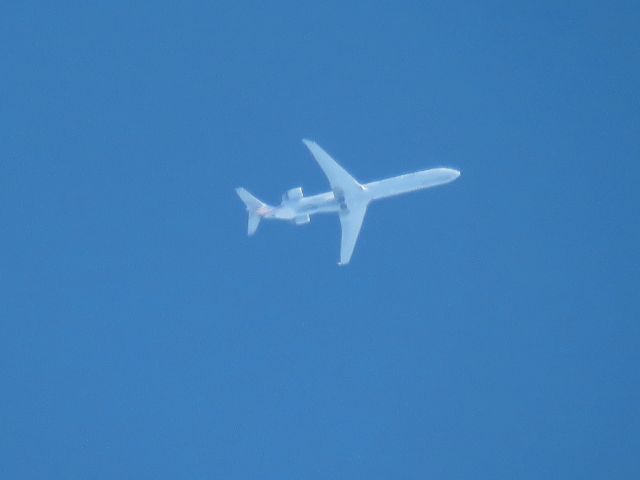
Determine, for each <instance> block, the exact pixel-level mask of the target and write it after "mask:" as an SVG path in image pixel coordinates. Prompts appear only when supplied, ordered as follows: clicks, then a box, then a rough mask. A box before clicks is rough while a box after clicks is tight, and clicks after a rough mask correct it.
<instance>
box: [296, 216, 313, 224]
mask: <svg viewBox="0 0 640 480" xmlns="http://www.w3.org/2000/svg"><path fill="white" fill-rule="evenodd" d="M293 221H294V223H295V224H296V225H304V224H305V223H309V222H310V221H311V217H310V216H309V215H299V216H297V217H296V218H294V219H293Z"/></svg>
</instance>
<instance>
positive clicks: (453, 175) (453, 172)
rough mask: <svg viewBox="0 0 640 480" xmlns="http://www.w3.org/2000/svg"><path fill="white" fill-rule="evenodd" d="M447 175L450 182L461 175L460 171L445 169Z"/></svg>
mask: <svg viewBox="0 0 640 480" xmlns="http://www.w3.org/2000/svg"><path fill="white" fill-rule="evenodd" d="M446 170H447V174H448V175H450V176H451V180H455V179H456V178H458V177H459V176H460V174H461V173H462V172H461V171H460V170H456V169H455V168H447V169H446Z"/></svg>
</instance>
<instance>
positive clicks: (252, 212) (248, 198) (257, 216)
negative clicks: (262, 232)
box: [236, 187, 270, 235]
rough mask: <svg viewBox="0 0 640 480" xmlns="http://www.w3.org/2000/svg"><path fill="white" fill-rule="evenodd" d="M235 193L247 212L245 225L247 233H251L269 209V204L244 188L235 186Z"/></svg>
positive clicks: (254, 231)
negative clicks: (246, 223)
mask: <svg viewBox="0 0 640 480" xmlns="http://www.w3.org/2000/svg"><path fill="white" fill-rule="evenodd" d="M236 193H237V194H238V196H239V197H240V199H241V200H242V201H243V202H244V204H245V206H246V207H247V212H248V213H249V223H248V225H247V234H248V235H253V234H254V233H256V230H257V229H258V225H260V220H262V217H263V216H264V215H265V214H266V213H267V212H268V211H269V210H270V207H269V205H267V204H266V203H264V202H261V201H260V200H258V199H257V198H256V197H254V196H253V195H251V194H250V193H249V192H247V191H246V190H245V189H244V188H242V187H240V188H236Z"/></svg>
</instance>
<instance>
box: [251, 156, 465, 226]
mask: <svg viewBox="0 0 640 480" xmlns="http://www.w3.org/2000/svg"><path fill="white" fill-rule="evenodd" d="M459 176H460V172H459V171H458V170H455V169H452V168H432V169H429V170H422V171H419V172H414V173H408V174H406V175H399V176H397V177H391V178H386V179H384V180H378V181H375V182H370V183H366V184H364V185H361V186H360V192H358V197H360V198H359V199H358V200H359V201H361V202H363V203H370V202H372V201H374V200H380V199H383V198H388V197H393V196H396V195H401V194H403V193H409V192H414V191H417V190H422V189H425V188H430V187H435V186H436V185H443V184H445V183H449V182H451V181H453V180H455V179H456V178H458V177H459ZM345 208H346V207H345V203H344V198H342V196H341V195H340V193H339V192H325V193H320V194H317V195H311V196H308V197H301V198H294V199H284V200H283V201H282V203H281V204H280V205H279V206H277V207H267V208H265V209H264V210H263V211H262V212H259V214H260V216H262V217H263V218H273V219H279V220H295V219H298V218H302V217H306V216H311V215H315V214H318V213H337V212H340V211H341V210H343V209H345Z"/></svg>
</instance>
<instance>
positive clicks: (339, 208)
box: [236, 139, 460, 265]
mask: <svg viewBox="0 0 640 480" xmlns="http://www.w3.org/2000/svg"><path fill="white" fill-rule="evenodd" d="M302 142H303V143H304V144H305V145H306V146H307V148H308V149H309V151H310V152H311V154H312V155H313V157H314V158H315V160H316V161H317V162H318V165H320V168H321V169H322V171H323V172H324V174H325V175H326V177H327V179H328V180H329V185H330V186H331V191H330V192H326V193H320V194H318V195H311V196H308V197H305V196H304V195H303V193H302V187H297V188H292V189H290V190H288V191H287V192H285V194H284V195H283V196H282V203H281V204H280V205H279V206H271V205H268V204H266V203H264V202H262V201H260V200H258V199H257V198H256V197H254V196H253V195H252V194H251V193H249V192H248V191H247V190H245V189H244V188H241V187H239V188H236V192H237V194H238V196H239V197H240V199H241V200H242V201H243V202H244V204H245V206H246V207H247V211H248V213H249V223H248V228H247V233H248V235H253V234H254V233H256V230H257V229H258V225H259V224H260V220H262V219H263V218H264V219H273V220H287V221H290V222H292V223H294V224H296V225H304V224H306V223H309V222H310V221H311V215H315V214H317V213H337V214H338V215H339V217H340V225H341V227H342V240H341V245H340V261H339V262H338V265H346V264H348V263H349V261H350V260H351V256H352V254H353V250H354V248H355V246H356V241H357V240H358V234H359V233H360V228H361V227H362V221H363V220H364V216H365V213H366V212H367V207H368V206H369V204H370V203H371V202H373V201H375V200H380V199H383V198H388V197H392V196H395V195H400V194H403V193H408V192H413V191H416V190H422V189H425V188H431V187H435V186H436V185H442V184H445V183H449V182H452V181H453V180H455V179H456V178H458V177H459V176H460V171H458V170H455V169H453V168H432V169H429V170H422V171H419V172H415V173H408V174H406V175H400V176H397V177H390V178H385V179H384V180H379V181H376V182H370V183H365V184H361V183H359V182H358V181H357V180H356V179H355V178H353V176H351V175H350V174H349V173H348V172H347V171H346V170H345V169H344V168H342V167H341V166H340V165H339V164H338V162H336V161H335V160H334V159H333V158H331V156H330V155H329V154H328V153H327V152H325V151H324V150H323V149H322V148H321V147H320V145H318V144H317V143H315V142H313V141H311V140H306V139H305V140H302Z"/></svg>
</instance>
